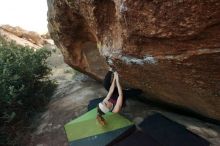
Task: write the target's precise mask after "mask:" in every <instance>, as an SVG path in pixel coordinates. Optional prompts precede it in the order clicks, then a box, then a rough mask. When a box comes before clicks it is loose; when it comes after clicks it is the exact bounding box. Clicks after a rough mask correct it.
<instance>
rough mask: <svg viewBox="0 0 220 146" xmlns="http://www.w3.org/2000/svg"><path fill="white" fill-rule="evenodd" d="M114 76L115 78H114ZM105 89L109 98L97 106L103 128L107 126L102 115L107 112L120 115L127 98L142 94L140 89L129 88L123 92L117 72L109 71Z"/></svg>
mask: <svg viewBox="0 0 220 146" xmlns="http://www.w3.org/2000/svg"><path fill="white" fill-rule="evenodd" d="M112 74H113V78H112ZM104 87H105V89H106V90H107V91H108V94H107V96H106V97H105V98H104V100H103V101H102V102H100V103H99V104H98V106H97V113H98V114H97V117H96V119H97V120H98V122H99V123H100V124H101V125H102V126H103V125H105V124H106V121H105V119H104V118H103V117H102V115H104V114H106V113H107V112H113V113H118V112H119V111H120V110H121V108H122V107H124V106H125V101H126V98H127V97H132V96H133V97H134V96H137V95H139V94H141V93H142V91H141V90H140V89H131V88H127V89H124V90H122V87H121V85H120V82H119V77H118V73H117V72H114V73H113V72H112V71H109V72H108V73H107V74H106V76H105V79H104Z"/></svg>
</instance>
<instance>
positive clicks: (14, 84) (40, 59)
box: [0, 36, 56, 145]
mask: <svg viewBox="0 0 220 146" xmlns="http://www.w3.org/2000/svg"><path fill="white" fill-rule="evenodd" d="M50 55H51V52H50V51H48V50H46V49H45V48H42V49H39V50H37V51H34V50H33V49H31V48H29V47H23V46H19V45H16V44H15V43H13V42H10V43H8V42H6V41H5V40H4V39H3V38H2V37H1V36H0V118H1V119H0V131H1V133H0V145H14V144H15V143H18V142H17V141H15V140H16V138H17V136H18V132H17V130H18V129H17V124H18V123H19V125H23V124H25V123H26V124H27V123H29V122H30V119H31V118H32V117H33V116H34V115H35V113H37V112H40V111H42V110H43V109H44V107H45V105H46V104H47V103H48V101H49V99H50V96H51V95H52V93H53V91H54V89H55V87H56V84H55V82H54V81H52V80H50V79H49V75H50V73H51V69H50V68H49V67H48V66H47V63H46V59H47V58H48V57H49V56H50Z"/></svg>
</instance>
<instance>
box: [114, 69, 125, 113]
mask: <svg viewBox="0 0 220 146" xmlns="http://www.w3.org/2000/svg"><path fill="white" fill-rule="evenodd" d="M115 78H116V86H117V89H118V94H119V95H118V99H117V102H116V104H115V107H114V109H113V110H112V112H113V113H118V112H119V111H120V110H121V107H122V103H123V92H122V88H121V85H120V83H119V77H118V73H115Z"/></svg>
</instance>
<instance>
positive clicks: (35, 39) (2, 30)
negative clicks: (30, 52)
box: [0, 25, 50, 48]
mask: <svg viewBox="0 0 220 146" xmlns="http://www.w3.org/2000/svg"><path fill="white" fill-rule="evenodd" d="M0 35H2V36H3V37H4V38H5V39H6V40H9V41H15V42H16V43H17V44H20V45H22V46H26V45H27V46H30V47H33V48H41V47H43V46H44V45H46V44H49V43H50V42H49V38H48V37H49V35H48V34H45V35H43V36H41V35H39V34H38V33H36V32H34V31H27V30H24V29H23V28H21V27H19V26H17V27H12V26H10V25H2V26H0Z"/></svg>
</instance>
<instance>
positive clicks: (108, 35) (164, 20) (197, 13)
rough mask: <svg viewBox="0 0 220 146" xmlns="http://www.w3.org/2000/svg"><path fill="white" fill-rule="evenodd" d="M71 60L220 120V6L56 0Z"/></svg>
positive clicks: (61, 41) (57, 33) (59, 29)
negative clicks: (112, 71)
mask: <svg viewBox="0 0 220 146" xmlns="http://www.w3.org/2000/svg"><path fill="white" fill-rule="evenodd" d="M48 7H49V11H48V21H49V24H48V27H49V31H50V35H51V37H52V39H53V40H54V41H55V43H56V45H57V46H58V47H59V48H60V49H61V51H62V53H63V55H64V58H65V62H66V63H67V64H69V65H70V66H72V67H73V68H75V69H78V70H79V71H81V72H84V73H86V74H88V75H90V76H92V77H94V78H96V79H100V80H101V79H102V78H103V76H104V74H105V72H106V71H107V68H108V66H111V67H113V68H115V69H116V70H117V71H118V73H119V75H120V79H121V82H122V84H123V85H129V86H131V87H136V88H140V89H142V90H143V91H144V93H145V95H148V96H147V97H149V98H150V99H152V100H158V101H163V102H166V103H168V104H170V105H177V106H179V107H183V108H186V109H190V110H192V111H194V112H197V113H199V114H202V115H204V116H207V117H209V118H213V119H216V120H218V121H220V1H218V0H204V1H194V0H188V1H184V0H165V1H158V0H151V1H142V0H135V1H132V0H120V1H119V0H75V1H73V0H66V1H63V0H48Z"/></svg>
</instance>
